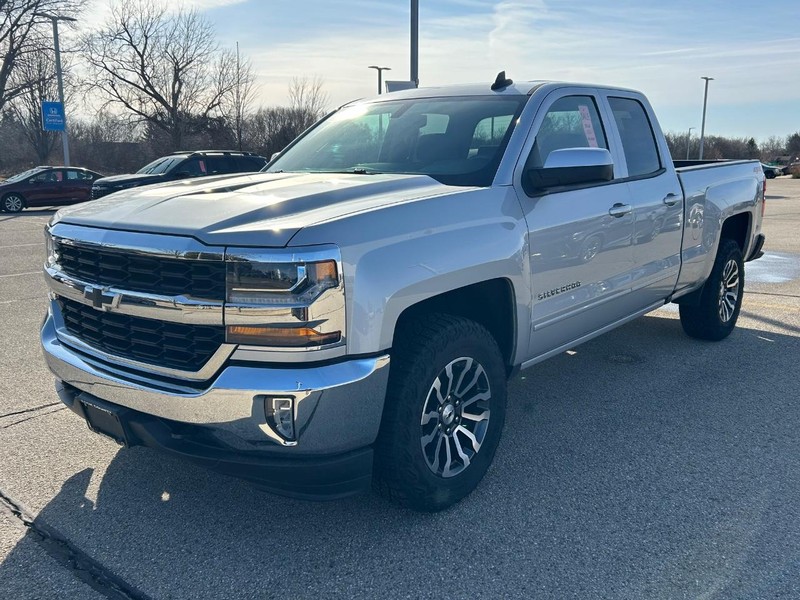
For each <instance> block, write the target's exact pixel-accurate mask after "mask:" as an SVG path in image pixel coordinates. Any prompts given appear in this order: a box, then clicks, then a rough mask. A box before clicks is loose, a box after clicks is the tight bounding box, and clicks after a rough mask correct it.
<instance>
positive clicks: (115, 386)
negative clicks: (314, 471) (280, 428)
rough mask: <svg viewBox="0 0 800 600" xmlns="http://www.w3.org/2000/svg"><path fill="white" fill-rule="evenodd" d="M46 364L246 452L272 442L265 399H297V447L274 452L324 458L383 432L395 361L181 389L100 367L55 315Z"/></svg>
mask: <svg viewBox="0 0 800 600" xmlns="http://www.w3.org/2000/svg"><path fill="white" fill-rule="evenodd" d="M41 343H42V348H43V350H44V356H45V360H46V361H47V366H48V367H49V368H50V370H51V371H52V372H53V374H54V375H55V376H56V377H57V378H58V379H60V380H61V381H63V382H65V383H67V384H69V385H71V386H74V387H76V388H78V389H79V390H82V391H84V392H87V393H89V394H91V395H93V396H96V397H97V398H100V399H102V400H106V401H108V402H111V403H113V404H117V405H120V406H124V407H127V408H130V409H133V410H136V411H139V412H142V413H146V414H149V415H154V416H157V417H161V418H164V419H170V420H173V421H179V422H182V423H190V424H196V425H204V426H207V427H210V428H213V429H214V430H215V431H216V432H217V434H218V435H223V436H226V437H228V438H229V441H231V442H232V443H241V444H243V446H244V448H247V447H250V446H251V445H252V444H258V445H259V446H260V447H261V448H262V449H266V448H265V447H264V442H270V441H274V439H273V438H274V435H273V434H272V430H271V429H270V427H269V425H267V417H266V412H265V407H264V399H263V397H264V396H272V395H276V396H283V397H286V396H291V397H293V398H295V406H296V416H295V427H296V430H297V431H298V432H299V435H298V441H297V444H296V446H293V447H284V446H281V445H278V444H277V443H275V444H274V445H271V444H267V447H268V448H269V449H270V452H274V453H281V454H285V455H296V456H299V455H305V454H309V455H319V454H331V453H338V452H346V451H349V450H353V449H356V448H361V447H364V446H367V445H369V444H372V443H373V442H374V441H375V438H376V436H377V434H378V428H379V426H380V422H381V415H382V412H383V401H384V396H385V394H386V386H387V381H388V377H389V356H388V355H382V356H378V357H373V358H362V359H355V360H350V361H345V362H340V363H335V364H329V365H323V366H312V367H306V368H303V367H296V368H279V367H271V366H270V367H268V366H239V365H236V366H227V367H223V369H222V370H221V371H220V372H219V374H218V375H216V377H214V378H213V379H212V380H211V381H210V382H209V383H208V387H205V388H204V389H199V390H198V389H195V388H192V387H177V386H176V385H174V384H172V383H169V382H164V381H162V380H160V379H159V378H151V377H150V376H148V375H146V374H142V373H139V374H136V373H135V372H131V371H124V370H121V369H117V368H115V367H114V366H113V365H111V364H109V363H106V362H100V361H96V360H95V359H93V358H91V357H89V356H87V355H85V354H83V353H80V352H78V351H76V350H74V349H73V348H71V347H70V346H68V345H65V344H64V343H62V342H61V340H59V338H58V336H57V335H56V327H55V322H54V319H53V316H52V315H51V314H49V315H48V316H47V318H46V320H45V322H44V324H43V325H42V330H41Z"/></svg>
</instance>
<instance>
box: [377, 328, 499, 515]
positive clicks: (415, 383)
mask: <svg viewBox="0 0 800 600" xmlns="http://www.w3.org/2000/svg"><path fill="white" fill-rule="evenodd" d="M446 367H449V369H450V371H449V372H446V371H445V369H446ZM448 378H449V379H448ZM468 378H469V381H468V382H467V381H466V380H467V379H468ZM448 380H449V381H450V383H451V385H450V386H449V387H448V392H450V393H449V394H447V395H446V396H445V397H444V402H441V401H440V400H439V398H441V397H442V394H444V393H445V392H444V390H442V391H441V393H440V394H439V395H438V396H437V395H436V390H435V387H436V382H438V385H439V389H441V387H442V386H443V385H447V381H448ZM453 382H455V386H452V383H453ZM465 385H466V386H468V387H464V386H465ZM453 387H454V389H453ZM487 391H488V399H486V398H485V397H486V396H487ZM459 392H460V396H459V395H458V393H459ZM459 398H460V399H461V401H460V402H461V403H460V407H459ZM448 406H449V407H450V408H449V409H448V408H447V407H448ZM429 409H430V410H429ZM505 409H506V370H505V365H504V362H503V356H502V354H501V353H500V349H499V348H498V346H497V342H496V341H495V339H494V337H492V335H491V334H490V333H489V332H488V331H487V330H486V329H485V328H484V327H483V326H481V325H479V324H478V323H475V322H474V321H470V320H468V319H464V318H460V317H454V316H452V315H447V314H432V315H428V316H425V317H422V318H420V319H417V320H415V321H413V322H411V323H408V324H406V325H404V327H403V329H402V330H400V331H399V334H398V339H397V340H396V343H395V345H394V347H393V349H392V362H391V371H390V375H389V387H388V392H387V394H386V405H385V408H384V413H383V420H382V422H381V429H380V433H379V435H378V440H377V442H376V452H375V468H374V487H375V489H376V490H377V491H378V492H379V493H380V494H381V495H383V496H384V497H386V498H388V499H389V500H391V501H393V502H396V503H399V504H401V505H403V506H407V507H409V508H412V509H414V510H419V511H425V512H435V511H440V510H443V509H445V508H448V507H449V506H452V505H453V504H455V503H456V502H458V501H459V500H461V499H462V498H464V497H465V496H466V495H467V494H469V493H470V492H471V491H472V490H473V489H475V487H476V486H477V485H478V483H480V481H481V479H482V478H483V476H484V475H485V473H486V470H487V469H488V468H489V465H490V464H491V463H492V459H493V458H494V453H495V450H496V449H497V445H498V443H499V441H500V433H501V431H502V429H503V423H504V421H505ZM448 410H449V411H450V412H449V413H448V412H447V411H448ZM465 415H466V416H465ZM478 417H479V418H478ZM470 427H473V429H470ZM465 430H467V431H469V432H470V435H471V437H468V436H467V435H466V434H465V433H464V431H465ZM437 431H438V433H437ZM451 431H452V434H451V433H450V432H451ZM437 435H438V438H437V437H436V436H437ZM478 439H480V443H478V448H477V450H475V444H476V443H477V442H476V441H472V440H478ZM426 440H430V441H429V442H428V444H427V446H425V448H426V449H425V450H423V446H424V442H425V441H426ZM437 440H440V441H437ZM445 445H446V447H445ZM451 449H452V450H451ZM447 451H450V454H447ZM453 453H456V455H453ZM465 456H466V457H467V458H466V460H463V459H462V457H465ZM440 460H441V461H442V462H443V464H442V465H441V469H439V466H440V465H439V463H440ZM432 463H433V464H432ZM434 469H436V470H437V471H439V470H441V472H435V471H434Z"/></svg>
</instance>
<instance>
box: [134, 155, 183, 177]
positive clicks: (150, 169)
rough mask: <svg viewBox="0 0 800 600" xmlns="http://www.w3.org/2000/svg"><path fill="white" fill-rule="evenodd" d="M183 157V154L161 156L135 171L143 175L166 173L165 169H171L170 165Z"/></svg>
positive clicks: (175, 163)
mask: <svg viewBox="0 0 800 600" xmlns="http://www.w3.org/2000/svg"><path fill="white" fill-rule="evenodd" d="M183 158H184V157H183V156H165V157H163V158H159V159H156V160H154V161H153V162H151V163H150V164H149V165H145V166H143V167H142V168H141V169H139V170H138V171H136V172H137V173H142V174H144V175H153V174H160V173H166V172H167V171H169V170H171V169H172V167H174V166H175V165H177V164H178V163H179V162H181V161H182V160H183Z"/></svg>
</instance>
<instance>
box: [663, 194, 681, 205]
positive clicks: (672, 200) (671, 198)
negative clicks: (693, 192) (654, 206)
mask: <svg viewBox="0 0 800 600" xmlns="http://www.w3.org/2000/svg"><path fill="white" fill-rule="evenodd" d="M680 200H681V197H680V196H679V195H678V194H671V193H670V194H667V195H666V196H664V200H663V202H664V204H666V205H667V206H675V205H676V204H677V203H678V202H680Z"/></svg>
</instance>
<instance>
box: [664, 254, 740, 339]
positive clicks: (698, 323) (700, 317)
mask: <svg viewBox="0 0 800 600" xmlns="http://www.w3.org/2000/svg"><path fill="white" fill-rule="evenodd" d="M742 296H744V260H743V259H742V251H741V249H740V248H739V244H737V243H736V242H734V241H733V240H728V239H723V240H721V241H720V244H719V250H718V251H717V258H716V259H715V260H714V267H713V268H712V269H711V275H709V276H708V280H707V281H706V283H705V285H704V286H703V291H702V292H701V293H700V298H699V301H698V302H697V303H695V304H681V305H680V315H681V325H682V326H683V330H684V331H685V332H686V334H687V335H689V336H690V337H693V338H697V339H701V340H711V341H715V342H716V341H719V340H722V339H725V338H726V337H728V336H729V335H730V333H731V331H733V328H734V327H736V321H737V319H738V318H739V311H740V309H741V307H742Z"/></svg>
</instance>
